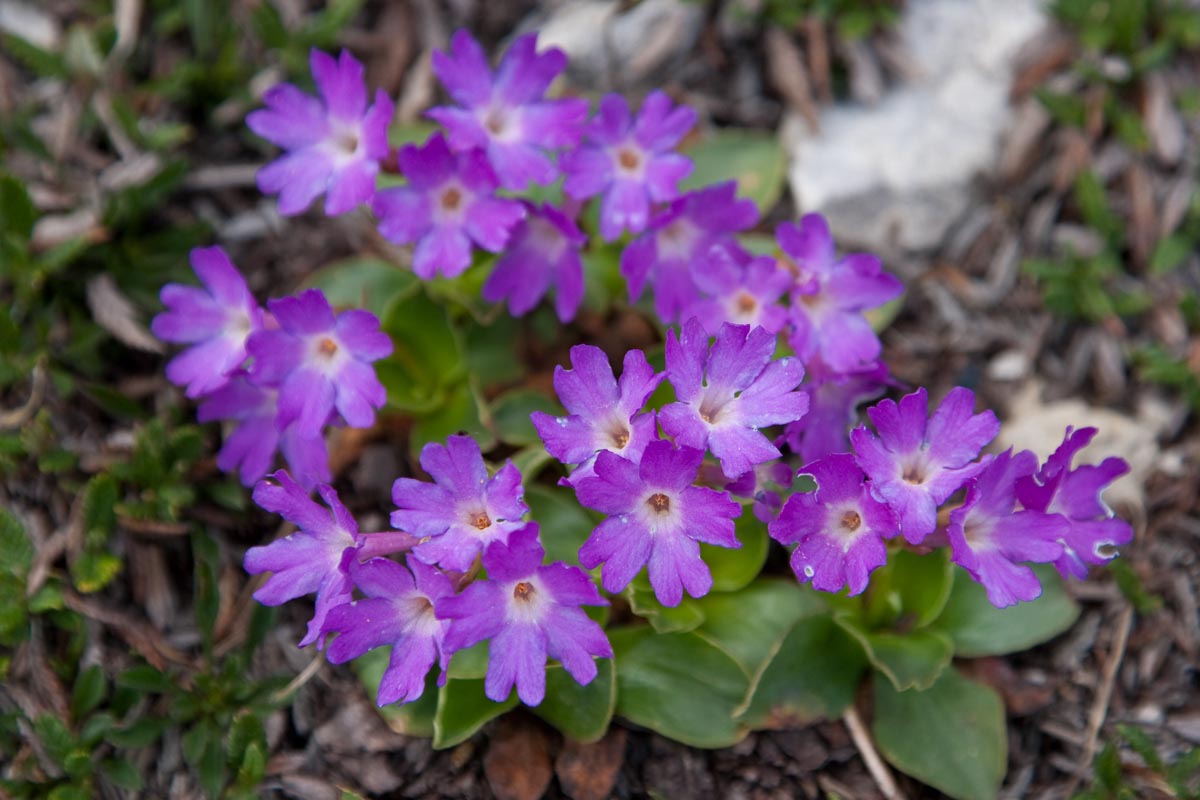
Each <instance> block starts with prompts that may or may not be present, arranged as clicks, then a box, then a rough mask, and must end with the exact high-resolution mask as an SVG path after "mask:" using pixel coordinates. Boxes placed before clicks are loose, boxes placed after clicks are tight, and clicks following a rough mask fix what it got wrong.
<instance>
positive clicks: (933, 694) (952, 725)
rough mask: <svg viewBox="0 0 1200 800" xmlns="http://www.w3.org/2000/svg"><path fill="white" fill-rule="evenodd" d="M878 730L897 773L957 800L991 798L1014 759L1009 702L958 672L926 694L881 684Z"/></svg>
mask: <svg viewBox="0 0 1200 800" xmlns="http://www.w3.org/2000/svg"><path fill="white" fill-rule="evenodd" d="M872 730H873V732H874V735H875V743H876V744H877V745H878V746H879V750H880V752H881V753H882V754H883V756H884V757H885V758H886V759H887V760H888V761H890V762H891V763H892V764H893V765H894V766H895V767H896V768H897V769H899V770H900V771H902V772H905V773H907V774H909V775H911V776H913V777H914V778H916V779H917V780H919V781H922V782H923V783H926V784H928V785H930V786H932V787H934V788H935V789H938V790H939V791H942V792H945V793H946V794H948V795H950V796H951V797H953V798H956V800H991V798H994V797H995V796H996V793H997V791H998V790H999V789H1000V782H1001V780H1003V778H1004V770H1005V766H1006V763H1007V760H1008V748H1007V737H1006V734H1005V728H1004V704H1003V703H1002V702H1001V701H1000V697H999V696H998V695H997V694H996V693H995V692H994V691H992V690H991V689H989V688H988V687H986V686H983V685H982V684H978V683H975V682H974V681H971V680H967V679H966V678H964V677H962V676H961V675H960V674H959V673H958V672H957V671H956V670H953V669H949V670H946V671H945V672H943V673H942V676H941V678H940V679H938V681H937V682H936V683H935V684H934V685H933V686H931V687H930V688H928V689H926V690H925V691H923V692H918V691H914V690H909V691H906V692H898V691H896V689H895V688H894V687H893V686H892V684H891V683H890V682H889V681H884V680H876V681H875V719H874V723H873V725H872Z"/></svg>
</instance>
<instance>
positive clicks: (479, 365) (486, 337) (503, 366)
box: [462, 314, 525, 386]
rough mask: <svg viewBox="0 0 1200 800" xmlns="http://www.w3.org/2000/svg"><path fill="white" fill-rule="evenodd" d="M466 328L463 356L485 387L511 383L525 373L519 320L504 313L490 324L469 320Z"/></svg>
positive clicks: (464, 328) (474, 375)
mask: <svg viewBox="0 0 1200 800" xmlns="http://www.w3.org/2000/svg"><path fill="white" fill-rule="evenodd" d="M462 331H463V358H464V360H465V361H466V365H467V371H468V372H469V373H470V374H471V376H472V377H473V378H475V379H476V380H478V381H479V383H480V385H482V386H490V385H492V384H496V383H510V382H512V381H516V380H519V379H520V378H521V376H522V375H524V374H525V364H524V362H522V361H521V353H520V347H519V342H520V335H521V325H520V322H519V321H518V320H515V319H513V318H512V317H510V316H509V315H507V314H501V315H500V316H498V317H496V319H495V320H494V321H493V322H491V323H490V324H488V325H482V324H480V323H478V322H475V321H474V320H466V321H465V322H464V324H463V327H462Z"/></svg>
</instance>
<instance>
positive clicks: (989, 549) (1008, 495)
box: [946, 448, 1068, 608]
mask: <svg viewBox="0 0 1200 800" xmlns="http://www.w3.org/2000/svg"><path fill="white" fill-rule="evenodd" d="M1036 469H1037V456H1035V455H1034V454H1033V453H1031V452H1029V451H1028V450H1023V451H1021V452H1020V453H1017V454H1016V455H1015V456H1014V455H1013V452H1012V448H1009V449H1008V450H1006V451H1005V452H1003V453H1001V454H1000V455H998V456H996V457H995V458H994V459H992V461H991V462H990V463H989V464H988V465H987V467H985V468H984V469H983V471H982V472H980V473H979V476H978V477H976V478H973V479H972V480H970V481H969V482H968V483H967V499H966V500H965V501H964V502H963V504H962V505H961V506H959V507H958V508H956V509H954V510H953V511H951V512H950V525H949V526H948V527H947V528H946V536H947V537H948V538H949V539H950V552H951V554H952V555H951V560H952V561H953V562H954V563H955V564H958V565H959V566H961V567H962V568H963V569H965V570H966V571H967V573H968V574H969V575H970V576H971V577H972V578H974V579H975V580H976V581H978V582H979V583H982V584H983V586H984V588H985V589H987V596H988V600H989V601H991V603H992V605H994V606H996V607H997V608H1004V607H1006V606H1011V605H1016V604H1017V603H1018V602H1022V601H1029V600H1033V599H1035V598H1037V597H1038V596H1039V595H1041V593H1042V585H1041V584H1040V583H1038V579H1037V575H1035V574H1034V572H1033V570H1032V569H1030V568H1029V567H1027V566H1023V565H1022V564H1021V562H1025V561H1033V562H1038V563H1042V562H1046V561H1054V560H1055V559H1057V558H1059V557H1060V556H1061V555H1062V551H1063V548H1062V545H1061V544H1059V541H1058V540H1059V538H1060V537H1061V536H1062V534H1063V530H1064V528H1066V526H1067V524H1068V523H1067V520H1066V518H1065V517H1062V516H1060V515H1058V514H1043V513H1042V512H1040V511H1031V510H1025V511H1018V512H1016V513H1013V508H1014V506H1015V505H1016V484H1017V481H1018V480H1020V479H1021V478H1024V477H1028V476H1030V475H1032V474H1033V472H1034V470H1036Z"/></svg>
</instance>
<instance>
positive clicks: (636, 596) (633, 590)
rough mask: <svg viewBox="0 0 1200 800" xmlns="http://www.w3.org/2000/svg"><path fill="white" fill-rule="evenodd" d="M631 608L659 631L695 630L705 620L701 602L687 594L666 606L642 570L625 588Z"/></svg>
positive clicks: (626, 597)
mask: <svg viewBox="0 0 1200 800" xmlns="http://www.w3.org/2000/svg"><path fill="white" fill-rule="evenodd" d="M625 599H626V600H627V601H629V610H630V611H632V612H633V613H634V614H637V615H638V616H639V617H641V618H642V619H644V620H646V621H647V622H649V623H650V625H651V626H653V628H654V630H655V631H657V632H658V633H679V632H684V631H691V630H695V629H696V628H698V627H700V624H701V623H703V622H704V612H703V611H701V610H700V605H699V603H697V602H696V599H695V598H693V597H688V596H687V595H686V594H685V595H684V596H683V599H682V600H681V601H680V603H679V605H677V606H664V605H663V604H662V603H660V602H659V601H658V597H656V596H655V594H654V588H653V587H652V586H651V585H650V581H649V579H647V577H646V571H645V570H642V571H641V572H639V573H638V575H637V577H636V578H634V579H633V581H632V582H631V583H630V584H629V586H628V587H626V589H625Z"/></svg>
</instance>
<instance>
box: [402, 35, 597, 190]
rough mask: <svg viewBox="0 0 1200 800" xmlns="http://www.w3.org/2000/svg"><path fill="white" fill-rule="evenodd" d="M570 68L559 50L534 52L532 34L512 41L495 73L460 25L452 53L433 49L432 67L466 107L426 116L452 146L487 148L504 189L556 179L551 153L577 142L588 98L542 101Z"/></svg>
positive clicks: (439, 110)
mask: <svg viewBox="0 0 1200 800" xmlns="http://www.w3.org/2000/svg"><path fill="white" fill-rule="evenodd" d="M566 66H567V57H566V55H565V54H564V53H563V52H562V51H561V50H559V49H557V48H550V49H549V50H547V51H545V52H543V53H539V52H537V34H536V33H529V34H526V35H524V36H520V37H518V38H517V39H516V41H514V42H513V43H512V46H511V47H509V48H508V51H507V52H506V53H505V54H504V57H503V58H501V59H500V66H499V67H498V68H497V70H496V73H495V75H494V76H493V74H492V71H491V69H490V68H489V67H488V61H487V56H486V55H484V52H483V48H481V47H480V46H479V43H478V42H476V41H475V40H474V39H473V38H471V34H469V33H467V32H466V31H465V30H460V31H458V32H457V33H455V34H454V37H453V38H452V39H451V40H450V51H449V52H448V53H443V52H440V51H437V52H434V54H433V71H434V74H436V75H437V76H438V79H439V80H440V81H441V82H442V85H443V86H445V87H446V91H448V92H449V93H450V96H451V97H452V98H454V101H455V102H456V103H458V104H459V105H460V106H463V108H457V107H454V106H439V107H438V108H433V109H430V110H429V111H428V112H427V113H426V116H428V117H431V118H433V119H435V120H437V121H438V122H440V123H441V124H442V126H443V127H445V128H446V131H447V132H448V134H449V140H450V146H451V147H452V148H454V149H455V150H459V151H465V150H474V149H476V148H479V149H483V150H486V152H487V158H488V161H489V162H490V163H491V165H492V168H493V169H494V170H495V171H496V175H497V176H498V177H499V179H500V185H501V186H503V187H504V188H505V189H512V190H515V191H521V190H523V189H525V187H526V186H528V185H529V182H530V181H532V182H534V183H551V182H552V181H553V180H554V179H555V178H556V177H558V169H557V168H556V167H555V166H554V162H553V161H551V160H550V158H548V157H547V154H546V151H547V150H554V149H557V148H561V147H574V146H575V145H577V144H578V143H579V139H580V137H581V136H582V135H583V126H584V123H585V121H586V120H587V113H588V102H587V101H586V100H582V99H565V100H546V99H545V98H544V95H545V94H546V89H547V88H548V87H549V86H550V83H551V82H552V81H553V80H554V78H555V77H556V76H557V75H558V74H559V73H560V72H562V71H563V70H564V69H565V68H566Z"/></svg>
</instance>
